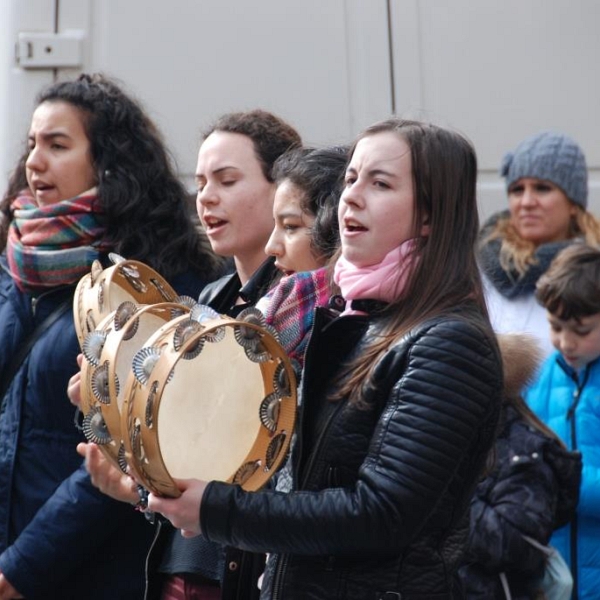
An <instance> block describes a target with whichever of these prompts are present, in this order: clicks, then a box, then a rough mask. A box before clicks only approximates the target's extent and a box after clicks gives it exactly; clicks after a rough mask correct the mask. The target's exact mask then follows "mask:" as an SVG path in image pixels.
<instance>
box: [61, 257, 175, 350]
mask: <svg viewBox="0 0 600 600" xmlns="http://www.w3.org/2000/svg"><path fill="white" fill-rule="evenodd" d="M112 257H116V255H111V258H112ZM114 260H119V262H117V263H116V264H115V265H114V266H112V267H108V268H106V269H103V268H102V265H101V264H100V262H99V261H94V263H93V264H92V267H91V271H90V273H88V274H87V275H84V276H83V277H82V278H81V279H80V280H79V283H78V285H77V288H76V290H75V296H74V298H73V316H74V319H75V331H76V332H77V338H78V340H79V345H80V346H82V345H83V340H84V339H85V336H86V335H87V334H88V333H90V332H92V331H94V330H95V329H96V327H97V326H98V325H99V324H100V322H101V321H102V319H104V318H105V317H106V316H107V315H108V314H110V313H111V312H112V311H114V310H116V308H117V307H118V306H119V305H120V304H122V303H123V302H125V301H130V302H133V303H135V304H156V303H159V302H173V301H174V300H175V299H176V298H177V293H176V292H175V290H173V288H172V287H171V286H170V285H169V284H168V283H167V281H166V280H165V279H164V278H163V277H162V276H161V275H159V274H158V273H157V272H156V271H154V269H152V268H151V267H149V266H148V265H145V264H144V263H141V262H139V261H136V260H124V259H121V258H120V257H116V258H114Z"/></svg>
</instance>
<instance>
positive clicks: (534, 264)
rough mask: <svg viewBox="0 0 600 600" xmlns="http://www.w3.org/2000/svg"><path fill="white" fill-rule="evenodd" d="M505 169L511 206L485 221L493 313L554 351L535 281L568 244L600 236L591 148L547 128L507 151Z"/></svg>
mask: <svg viewBox="0 0 600 600" xmlns="http://www.w3.org/2000/svg"><path fill="white" fill-rule="evenodd" d="M500 174H501V175H502V176H503V177H504V178H505V180H506V189H507V192H508V204H509V207H508V210H506V211H503V212H501V213H498V214H495V215H493V216H492V217H491V218H490V219H489V220H488V221H487V223H485V224H484V226H483V228H482V230H481V233H480V247H479V263H480V267H481V269H482V271H483V274H484V285H485V289H486V300H487V304H488V310H489V311H490V319H491V321H492V325H493V327H494V329H495V330H496V331H498V332H500V333H510V332H523V333H525V332H527V333H531V334H532V335H534V336H535V337H536V338H537V339H538V340H539V342H540V344H541V348H542V350H543V352H544V354H549V353H550V352H551V351H552V344H551V343H550V338H549V334H548V327H547V323H546V311H545V310H544V309H543V308H542V307H541V306H540V305H539V304H538V303H537V301H536V299H535V295H534V294H535V284H536V282H537V280H538V279H539V278H540V277H541V275H543V274H544V273H545V271H546V269H547V268H548V266H549V264H550V262H551V261H552V259H553V258H554V256H556V254H558V252H559V251H560V250H561V249H563V248H564V247H566V246H569V245H570V244H572V243H573V242H574V241H576V240H580V241H581V240H583V241H585V242H586V243H588V244H598V243H600V223H599V222H598V221H597V220H596V219H595V218H594V216H593V215H592V214H591V213H590V212H588V210H587V200H588V186H587V168H586V163H585V156H584V154H583V152H582V150H581V148H580V147H579V146H578V145H577V143H576V142H575V141H574V140H572V139H571V138H569V137H568V136H566V135H564V134H561V133H555V132H551V131H543V132H541V133H538V134H536V135H533V136H531V137H528V138H527V139H525V140H523V141H522V142H521V143H520V144H519V145H518V146H517V148H516V149H515V150H514V152H509V153H507V154H506V156H505V157H504V159H503V161H502V165H501V168H500Z"/></svg>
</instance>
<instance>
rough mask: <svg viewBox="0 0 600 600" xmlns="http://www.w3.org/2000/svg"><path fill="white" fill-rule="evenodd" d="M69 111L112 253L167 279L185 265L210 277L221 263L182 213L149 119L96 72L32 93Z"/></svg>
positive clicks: (22, 180)
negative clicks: (77, 123) (88, 158)
mask: <svg viewBox="0 0 600 600" xmlns="http://www.w3.org/2000/svg"><path fill="white" fill-rule="evenodd" d="M44 102H65V103H68V104H70V105H72V106H74V107H75V108H77V109H78V110H79V111H80V113H81V116H82V123H83V126H84V129H85V132H86V134H87V137H88V139H89V141H90V151H91V155H92V161H93V166H94V169H95V172H96V178H97V182H98V184H97V185H98V199H99V202H100V203H101V205H102V211H103V213H104V218H105V226H106V230H107V233H106V235H107V240H108V242H109V243H110V244H112V246H113V249H114V251H115V252H117V253H118V254H121V255H122V256H124V257H126V258H134V259H137V260H140V261H142V262H145V263H147V264H149V265H150V266H152V267H153V268H154V269H156V270H157V271H158V272H160V273H161V274H162V275H163V276H165V277H167V278H169V277H172V276H174V275H177V274H180V273H183V272H185V271H187V270H192V271H195V272H197V273H198V274H200V275H203V276H204V277H206V278H211V279H212V278H214V277H216V276H217V275H218V273H219V272H220V270H221V261H220V259H218V258H217V257H216V256H215V255H214V253H213V252H212V250H211V248H210V245H209V243H208V240H207V239H206V236H205V234H204V232H202V231H201V229H200V228H199V227H198V226H197V225H196V224H195V223H194V220H193V218H192V216H191V215H190V210H189V203H188V201H187V194H186V191H185V189H184V187H183V185H182V184H181V182H180V181H179V180H178V178H177V176H176V174H175V170H174V168H173V165H172V159H171V156H170V155H169V153H168V152H167V150H166V149H165V146H164V143H163V139H162V136H161V134H160V133H159V131H158V129H157V128H156V126H155V124H154V123H153V122H152V121H151V119H150V118H149V117H148V116H147V115H146V113H145V112H144V110H143V108H142V106H141V105H140V103H139V102H138V101H137V100H134V99H133V98H132V97H131V96H129V95H128V94H126V93H125V91H123V89H122V87H121V86H120V85H119V84H117V82H116V81H115V80H112V79H110V78H108V77H106V76H105V75H103V74H92V75H88V74H83V75H80V76H79V77H78V78H77V79H76V80H73V81H63V82H58V83H55V84H52V85H50V86H49V87H47V88H45V89H44V90H42V92H41V93H40V94H39V96H38V97H37V101H36V106H39V105H40V104H42V103H44ZM28 154H29V150H25V152H24V153H23V155H22V156H21V158H20V159H19V161H18V163H17V165H16V168H15V169H14V171H13V173H12V176H11V178H10V180H9V185H8V190H7V192H6V193H5V195H4V197H3V199H2V201H1V202H0V210H1V211H2V213H3V215H4V216H5V218H4V219H3V222H2V223H1V224H0V249H3V248H4V247H5V246H6V236H7V231H8V224H9V222H10V218H11V215H10V204H11V202H12V200H13V199H14V198H15V197H16V195H17V194H18V193H19V192H20V191H21V190H23V189H24V188H26V187H27V179H26V171H25V163H26V160H27V156H28Z"/></svg>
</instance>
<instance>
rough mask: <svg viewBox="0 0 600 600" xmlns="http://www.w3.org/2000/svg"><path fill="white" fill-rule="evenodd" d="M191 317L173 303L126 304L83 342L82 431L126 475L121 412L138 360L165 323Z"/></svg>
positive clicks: (186, 307) (122, 304)
mask: <svg viewBox="0 0 600 600" xmlns="http://www.w3.org/2000/svg"><path fill="white" fill-rule="evenodd" d="M189 312H190V307H188V306H185V305H182V304H177V303H173V302H163V303H158V304H152V305H136V304H134V303H133V302H130V301H125V302H122V303H121V304H120V305H119V306H118V308H117V309H116V310H115V311H113V312H112V313H110V314H109V315H108V316H107V317H105V318H104V319H103V320H102V321H101V322H100V323H99V325H98V326H97V328H96V329H95V330H94V331H92V332H91V333H88V334H87V335H86V337H85V339H84V341H83V347H82V350H83V356H84V359H83V361H82V364H81V411H82V412H83V414H84V418H83V432H84V434H85V436H86V438H87V439H88V441H90V442H94V443H96V444H98V445H99V447H100V449H101V450H102V452H103V453H104V454H105V455H106V456H107V457H108V458H109V459H110V460H111V461H112V462H113V463H115V464H117V465H118V466H119V467H120V468H121V469H122V470H123V471H126V470H127V459H126V457H125V454H124V452H125V448H124V446H123V442H122V440H123V437H124V435H123V432H122V431H121V421H122V420H121V409H122V405H123V393H124V390H125V387H126V383H127V379H128V377H129V376H130V373H131V364H132V360H133V357H134V356H135V354H136V353H137V351H138V350H139V349H140V348H141V347H142V346H143V344H144V343H145V342H146V340H147V339H148V338H149V337H150V336H151V335H153V334H154V333H155V332H156V331H157V330H159V329H160V328H161V327H162V326H164V325H165V323H168V322H169V321H171V320H174V319H177V318H180V317H181V316H183V315H186V314H188V313H189Z"/></svg>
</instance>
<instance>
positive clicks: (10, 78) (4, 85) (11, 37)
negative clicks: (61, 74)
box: [0, 0, 55, 194]
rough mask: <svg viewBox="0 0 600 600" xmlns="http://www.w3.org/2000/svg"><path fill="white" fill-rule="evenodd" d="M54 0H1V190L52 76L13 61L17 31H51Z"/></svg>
mask: <svg viewBox="0 0 600 600" xmlns="http://www.w3.org/2000/svg"><path fill="white" fill-rule="evenodd" d="M54 11H55V0H27V2H23V1H19V2H15V1H13V0H0V140H2V149H1V151H0V194H2V193H4V190H5V188H6V183H7V179H8V175H9V173H10V171H11V170H12V168H13V167H14V165H15V164H16V162H17V159H18V158H19V156H20V155H21V153H22V151H23V149H24V147H25V145H24V144H25V140H26V134H27V128H28V127H29V121H30V117H31V111H32V110H33V103H34V98H35V96H36V94H37V92H38V91H39V89H40V88H41V87H42V86H44V85H45V84H47V83H50V82H51V81H52V78H53V72H52V71H51V70H50V71H47V70H39V71H38V70H34V71H24V70H23V69H20V68H18V66H17V64H16V61H15V43H16V41H17V35H18V33H19V31H30V32H43V31H46V32H53V31H54V14H55V12H54Z"/></svg>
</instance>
